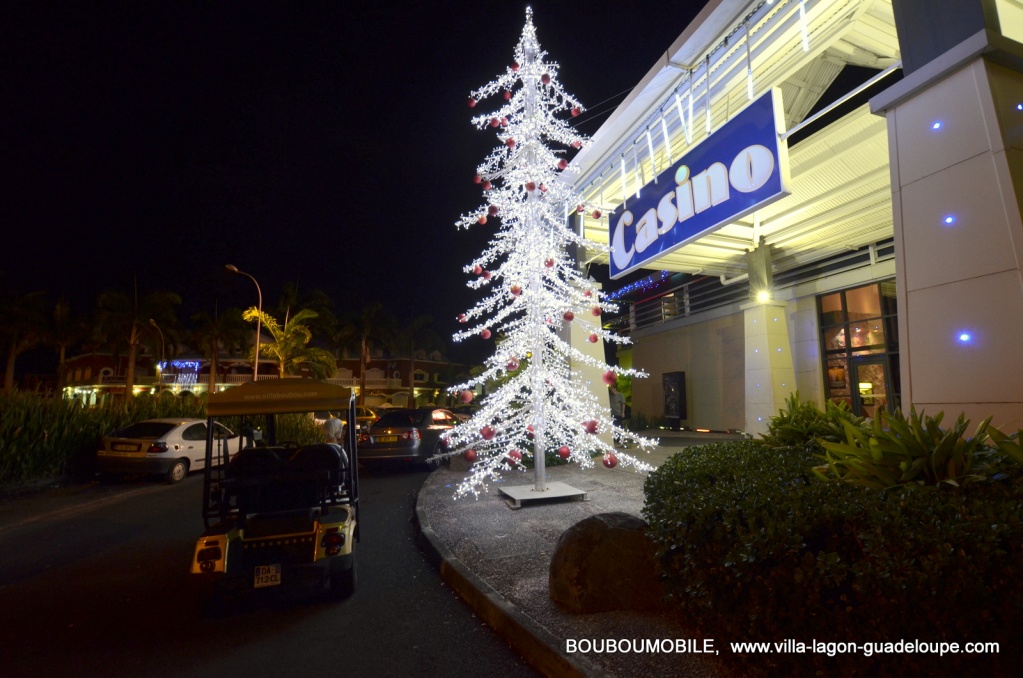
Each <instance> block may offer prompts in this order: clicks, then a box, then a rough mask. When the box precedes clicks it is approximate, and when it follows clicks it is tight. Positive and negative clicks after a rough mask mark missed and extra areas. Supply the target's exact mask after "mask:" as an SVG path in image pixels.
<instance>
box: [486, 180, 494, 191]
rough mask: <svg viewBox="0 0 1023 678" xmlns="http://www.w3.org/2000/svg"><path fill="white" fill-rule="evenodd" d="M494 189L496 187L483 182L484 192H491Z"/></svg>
mask: <svg viewBox="0 0 1023 678" xmlns="http://www.w3.org/2000/svg"><path fill="white" fill-rule="evenodd" d="M493 187H494V185H493V184H492V183H490V182H489V181H484V182H483V190H484V191H489V190H490V189H491V188H493Z"/></svg>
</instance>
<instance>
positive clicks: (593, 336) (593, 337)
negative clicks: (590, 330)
mask: <svg viewBox="0 0 1023 678" xmlns="http://www.w3.org/2000/svg"><path fill="white" fill-rule="evenodd" d="M599 338H600V337H598V336H597V335H596V334H591V335H590V336H589V337H587V341H589V342H590V343H591V344H596V343H597V339H599Z"/></svg>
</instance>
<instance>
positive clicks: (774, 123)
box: [610, 89, 789, 278]
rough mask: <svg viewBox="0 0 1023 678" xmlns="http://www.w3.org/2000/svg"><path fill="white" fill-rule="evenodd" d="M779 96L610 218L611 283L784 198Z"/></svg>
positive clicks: (748, 112) (747, 112)
mask: <svg viewBox="0 0 1023 678" xmlns="http://www.w3.org/2000/svg"><path fill="white" fill-rule="evenodd" d="M781 111H782V109H781V93H780V92H778V91H777V90H776V89H774V90H771V91H770V92H768V93H767V94H765V95H764V96H762V97H760V98H759V99H757V100H756V101H754V102H753V103H751V104H750V105H749V106H747V107H746V108H745V109H743V111H742V112H741V113H739V114H738V115H736V116H735V117H734V118H732V119H731V120H729V121H728V122H727V123H725V124H724V125H722V126H721V127H720V128H719V129H718V130H717V131H715V132H714V133H713V134H712V135H711V136H710V137H708V138H707V139H705V140H704V141H703V143H701V144H700V145H698V146H696V147H695V148H693V149H692V150H691V151H689V152H688V153H687V154H686V155H684V156H683V157H682V158H680V159H679V160H678V161H677V162H675V164H674V165H672V166H671V167H669V168H667V169H666V170H664V171H663V172H661V173H660V174H659V175H658V176H657V179H656V180H655V181H653V182H651V183H648V184H647V185H646V186H644V187H643V188H642V189H641V190H640V191H639V197H632V196H626V199H625V201H623V202H622V204H621V205H619V206H618V208H617V209H615V210H614V211H613V212H612V213H611V215H610V224H611V233H610V238H611V248H612V251H611V277H612V278H618V277H620V276H622V275H625V274H626V273H628V272H630V271H633V270H635V269H637V268H639V267H641V266H643V265H644V264H647V263H648V262H651V261H652V260H654V259H657V258H658V257H660V256H663V255H665V254H667V253H669V252H672V251H674V250H676V249H678V248H680V247H682V246H684V245H688V244H689V243H692V242H694V241H695V240H698V239H699V238H701V237H703V236H705V235H707V234H708V233H713V232H714V231H716V230H718V229H719V228H721V227H723V226H725V225H727V224H729V223H732V222H734V221H735V220H736V219H739V218H741V217H743V216H745V215H747V214H749V213H751V212H753V211H755V210H757V209H758V208H760V207H762V206H764V205H767V204H769V203H771V202H774V201H775V200H777V199H778V198H781V197H784V196H786V195H788V193H789V191H788V174H789V172H788V164H789V163H788V147H787V145H786V144H785V142H784V141H782V140H781V137H780V131H781V124H782V123H781V121H782V119H783V118H782V112H781Z"/></svg>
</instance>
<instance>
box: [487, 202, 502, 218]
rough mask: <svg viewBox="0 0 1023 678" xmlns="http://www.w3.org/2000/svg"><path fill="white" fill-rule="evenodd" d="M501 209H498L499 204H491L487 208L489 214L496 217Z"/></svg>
mask: <svg viewBox="0 0 1023 678" xmlns="http://www.w3.org/2000/svg"><path fill="white" fill-rule="evenodd" d="M499 211H500V210H499V209H497V205H491V206H490V207H488V208H487V214H489V215H490V216H492V217H496V216H497V213H498V212H499Z"/></svg>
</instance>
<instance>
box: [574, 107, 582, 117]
mask: <svg viewBox="0 0 1023 678" xmlns="http://www.w3.org/2000/svg"><path fill="white" fill-rule="evenodd" d="M580 113H582V111H581V110H579V107H578V106H573V107H572V117H573V118H574V117H576V116H577V115H579V114H580Z"/></svg>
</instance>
